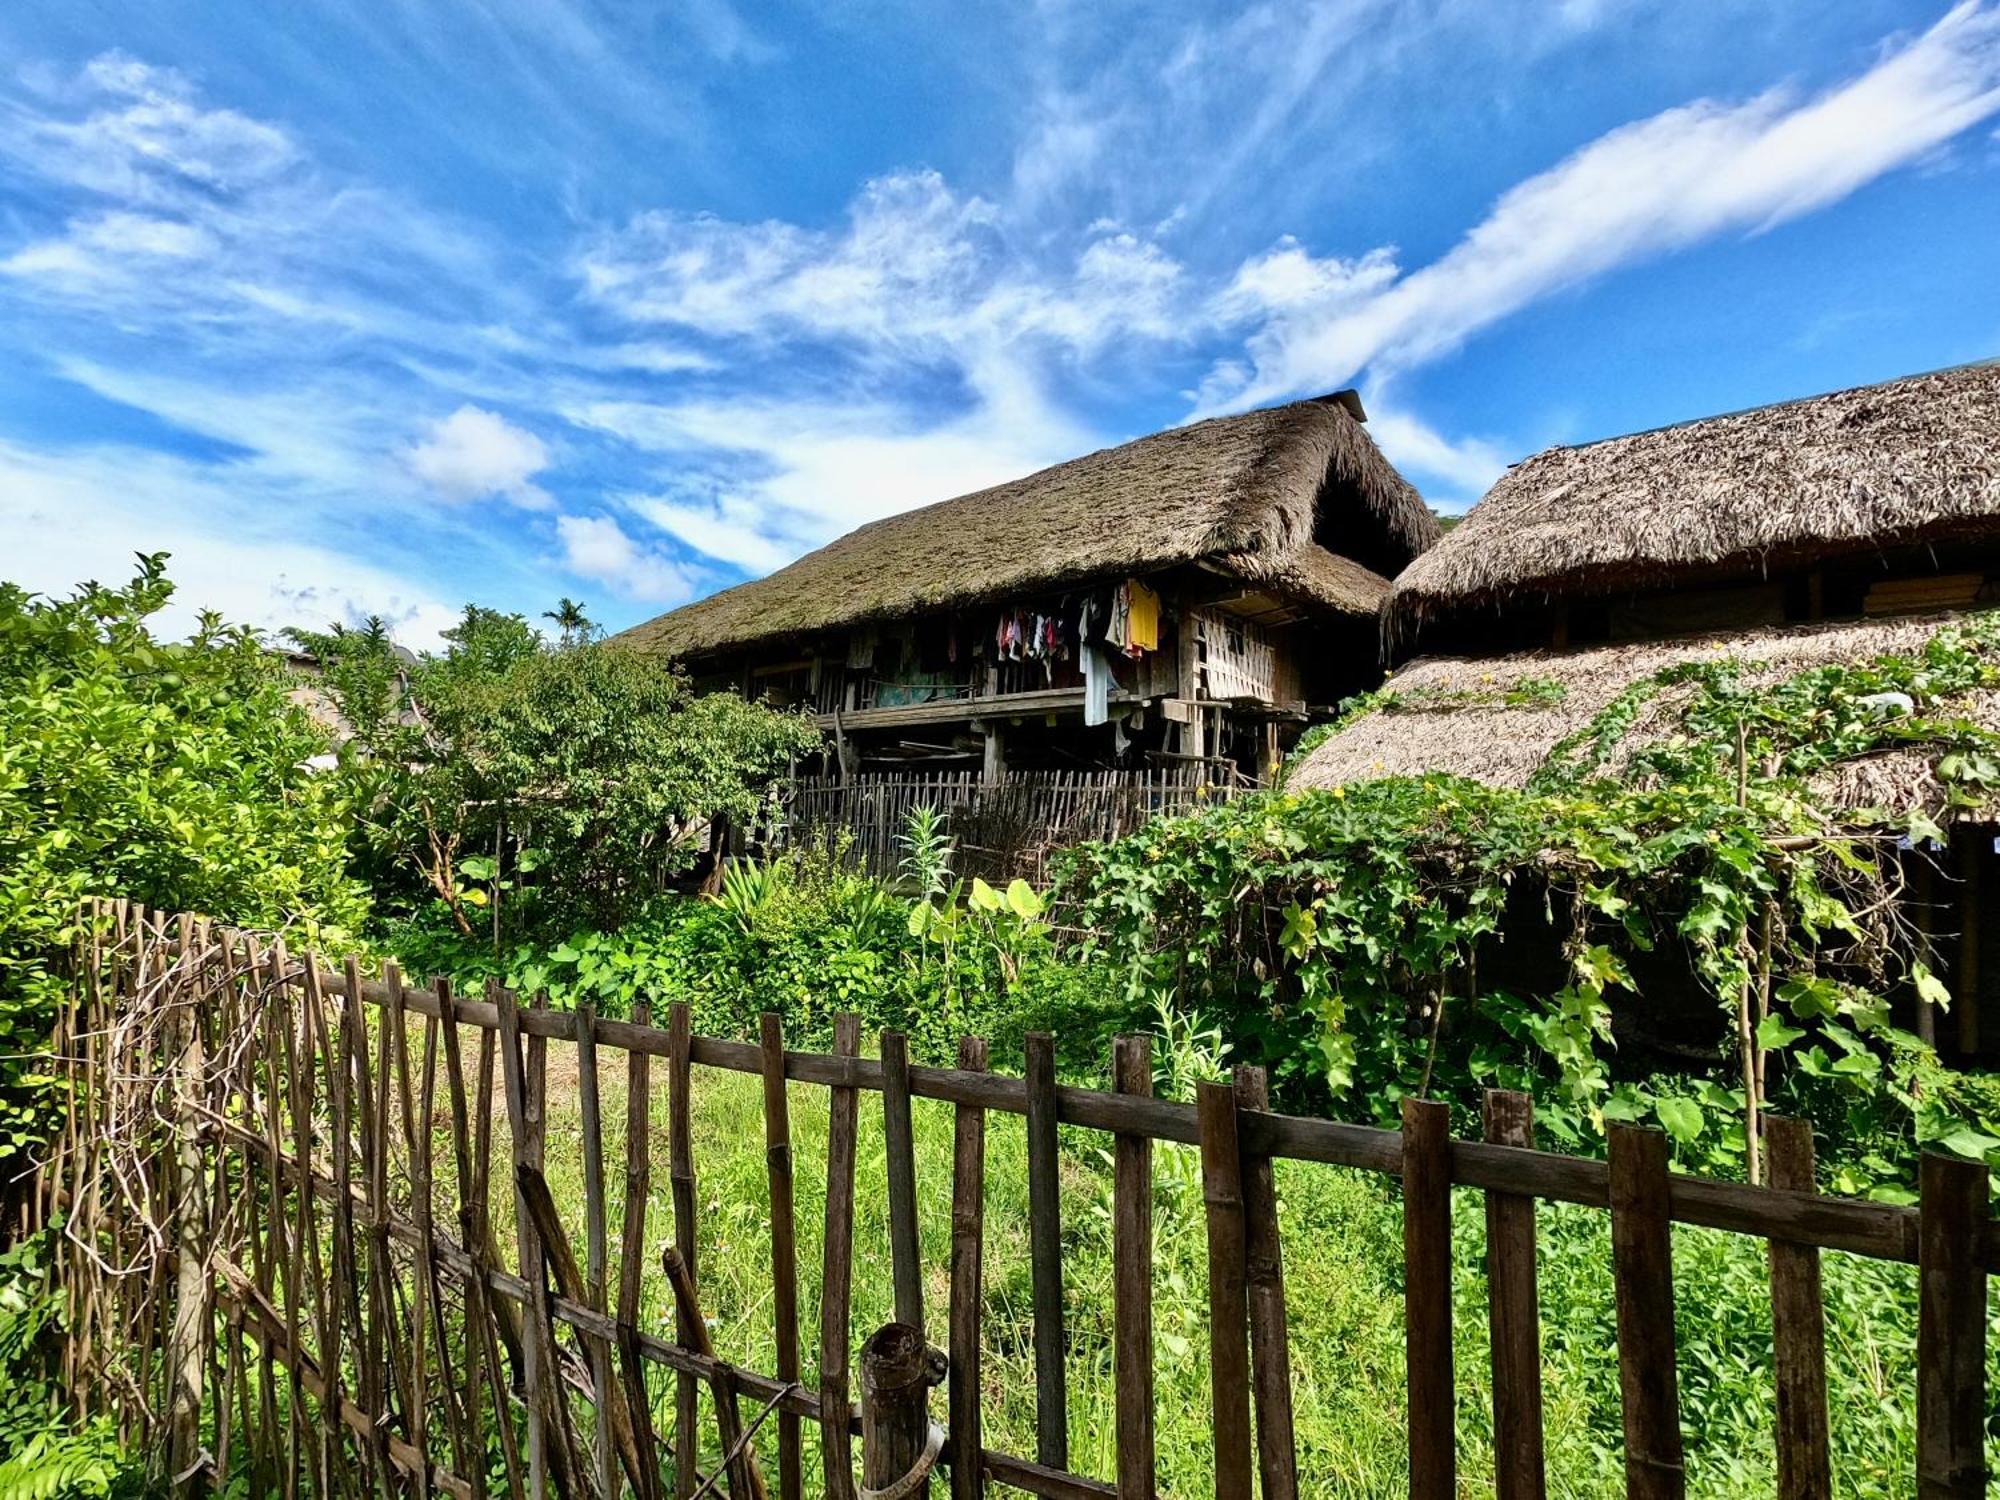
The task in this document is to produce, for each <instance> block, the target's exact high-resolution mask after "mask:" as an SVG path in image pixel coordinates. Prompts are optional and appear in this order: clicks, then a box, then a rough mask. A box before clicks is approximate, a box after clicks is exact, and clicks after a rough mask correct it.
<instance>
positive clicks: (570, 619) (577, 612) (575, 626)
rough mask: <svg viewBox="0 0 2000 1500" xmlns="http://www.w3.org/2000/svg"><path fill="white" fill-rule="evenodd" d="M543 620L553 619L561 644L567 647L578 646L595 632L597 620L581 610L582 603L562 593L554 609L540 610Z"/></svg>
mask: <svg viewBox="0 0 2000 1500" xmlns="http://www.w3.org/2000/svg"><path fill="white" fill-rule="evenodd" d="M542 618H543V619H544V620H553V621H554V622H555V626H556V629H557V630H559V631H560V632H561V633H562V635H561V645H562V646H563V647H564V648H565V649H567V648H568V647H571V646H580V645H582V644H583V643H584V642H585V641H587V640H589V639H591V637H592V636H593V635H594V634H595V633H596V630H597V622H596V621H595V620H593V619H591V618H590V616H589V615H586V614H585V613H584V612H583V605H582V604H580V603H578V602H577V601H576V600H574V599H572V598H570V596H569V595H568V594H564V595H563V596H562V598H561V599H559V600H557V601H556V607H555V608H554V609H545V610H543V611H542Z"/></svg>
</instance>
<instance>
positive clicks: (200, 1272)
mask: <svg viewBox="0 0 2000 1500" xmlns="http://www.w3.org/2000/svg"><path fill="white" fill-rule="evenodd" d="M192 933H193V923H192V922H191V921H190V920H189V919H188V918H187V917H182V918H181V919H180V936H181V953H180V961H181V967H182V970H183V972H184V973H185V972H186V970H187V967H188V965H189V964H190V963H192V962H198V961H199V958H198V955H196V954H195V953H194V951H193V948H194V944H193V941H192ZM178 988H179V987H177V989H178ZM186 988H187V989H190V990H191V989H192V988H193V987H192V986H191V985H188V986H186ZM175 998H178V999H181V1000H183V1001H184V1003H183V1004H181V1005H180V1006H178V1007H177V1009H178V1010H179V1012H180V1013H179V1015H177V1016H175V1018H174V1022H173V1030H174V1031H176V1032H179V1031H181V1030H182V1028H185V1034H186V1040H185V1042H184V1044H183V1045H182V1046H181V1048H180V1055H179V1058H178V1060H177V1062H176V1063H175V1066H174V1117H175V1123H176V1125H177V1127H178V1128H177V1129H176V1130H175V1135H176V1136H177V1137H178V1140H177V1142H176V1148H175V1149H176V1170H175V1175H176V1177H177V1179H178V1180H177V1182H176V1192H175V1203H174V1207H175V1217H176V1218H177V1219H178V1220H179V1223H178V1224H177V1225H176V1239H177V1240H178V1242H179V1244H178V1250H179V1261H180V1265H179V1269H178V1272H177V1275H176V1284H175V1288H174V1321H173V1327H172V1333H171V1335H170V1342H169V1345H168V1348H169V1351H170V1352H169V1355H168V1368H169V1369H170V1370H171V1371H172V1379H173V1404H172V1409H171V1410H172V1414H171V1416H170V1418H169V1423H170V1428H169V1432H170V1438H169V1443H168V1450H167V1451H168V1453H169V1455H170V1460H169V1462H170V1467H171V1470H172V1474H171V1478H172V1480H173V1487H174V1491H175V1493H176V1494H191V1493H193V1492H194V1488H195V1486H194V1474H193V1472H191V1471H193V1470H194V1469H196V1467H197V1464H196V1459H197V1457H198V1455H199V1451H200V1437H201V1433H200V1423H201V1404H202V1385H203V1379H202V1372H203V1369H204V1366H205V1358H204V1350H203V1344H204V1342H205V1341H206V1339H207V1337H208V1334H209V1329H210V1323H211V1313H210V1307H211V1301H212V1298H213V1296H214V1284H213V1282H212V1281H211V1280H210V1277H209V1273H208V1254H207V1251H206V1250H205V1249H204V1248H203V1245H202V1240H203V1238H204V1236H205V1234H206V1232H207V1229H208V1209H207V1195H206V1191H205V1184H204V1181H203V1177H202V1170H201V1136H200V1133H199V1132H198V1131H197V1129H196V1122H195V1110H196V1107H197V1106H198V1105H199V1104H200V1103H201V1102H202V1100H201V1088H202V1079H203V1075H204V1074H205V1073H206V1072H207V1056H206V1051H205V1048H204V1045H203V1041H202V1033H201V1018H200V1011H199V1007H198V1004H197V997H196V996H195V995H193V994H191V993H189V994H180V995H176V996H175ZM169 1003H171V1001H170V1002H169Z"/></svg>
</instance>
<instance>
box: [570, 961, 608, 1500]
mask: <svg viewBox="0 0 2000 1500" xmlns="http://www.w3.org/2000/svg"><path fill="white" fill-rule="evenodd" d="M576 1087H577V1102H578V1108H579V1111H580V1115H581V1121H580V1123H581V1125H582V1129H583V1235H584V1242H583V1263H584V1300H585V1301H586V1302H587V1303H588V1304H589V1306H590V1308H591V1310H592V1311H593V1312H604V1311H606V1310H607V1307H606V1303H605V1293H606V1291H607V1288H608V1283H607V1276H608V1274H609V1273H608V1269H607V1267H608V1262H609V1253H610V1246H609V1243H608V1234H607V1230H606V1226H605V1219H604V1199H605V1194H604V1121H603V1108H602V1101H601V1098H600V1096H599V1092H598V1087H597V1011H596V1009H595V1008H594V1007H593V1006H592V1005H591V1004H590V1002H589V1001H587V1000H586V1001H582V1002H580V1003H579V1004H578V1005H577V1008H576ZM589 1348H590V1384H591V1389H592V1391H593V1392H594V1393H595V1395H596V1398H597V1421H596V1424H595V1427H596V1431H595V1436H594V1442H593V1449H592V1452H593V1457H594V1463H595V1470H596V1475H597V1490H598V1493H599V1494H600V1495H605V1496H610V1495H613V1494H614V1493H615V1492H616V1490H617V1485H618V1469H617V1462H618V1460H617V1454H616V1451H615V1449H614V1445H613V1442H612V1432H613V1420H612V1415H611V1413H612V1409H613V1406H614V1404H615V1403H616V1402H617V1400H618V1397H617V1394H616V1393H615V1392H614V1391H613V1390H612V1386H611V1345H610V1343H609V1342H608V1341H607V1340H604V1339H592V1340H591V1341H590V1344H589Z"/></svg>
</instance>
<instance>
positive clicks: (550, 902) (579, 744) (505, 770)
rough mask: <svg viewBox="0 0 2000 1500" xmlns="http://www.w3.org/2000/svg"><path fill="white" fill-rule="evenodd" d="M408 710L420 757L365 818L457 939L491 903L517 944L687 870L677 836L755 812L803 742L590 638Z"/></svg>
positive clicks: (601, 915) (777, 716) (780, 724)
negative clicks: (431, 898)
mask: <svg viewBox="0 0 2000 1500" xmlns="http://www.w3.org/2000/svg"><path fill="white" fill-rule="evenodd" d="M423 707H424V712H425V714H426V724H425V726H424V737H423V750H422V751H421V752H415V751H413V753H412V756H411V759H410V761H409V762H408V766H407V774H406V775H403V776H400V777H399V778H398V782H399V785H398V786H397V788H396V789H395V790H396V795H395V797H394V799H393V800H392V801H389V802H384V803H381V804H378V813H377V816H378V819H379V820H380V824H381V827H382V831H383V834H384V835H385V837H386V838H387V839H388V840H389V841H390V842H392V843H393V845H394V846H395V847H397V848H398V849H400V850H401V852H402V857H403V858H404V859H405V860H406V861H408V863H409V865H410V866H411V867H413V868H414V869H415V870H416V871H417V872H418V873H419V874H420V875H421V877H422V879H423V880H424V882H425V884H426V885H427V886H428V887H429V888H430V890H431V892H432V893H433V894H434V895H435V896H436V897H437V899H439V900H440V901H442V902H443V903H444V904H445V906H446V907H447V908H448V909H449V910H450V912H451V914H452V917H453V920H454V921H455V922H456V923H457V925H458V926H459V927H460V929H461V930H463V931H466V932H471V931H472V930H474V919H473V915H472V913H471V912H470V911H468V908H469V907H485V906H487V905H488V904H489V903H490V902H491V901H492V900H494V899H504V900H505V901H506V902H507V903H508V904H509V905H510V907H511V908H512V910H513V911H514V920H513V922H512V924H511V925H512V930H514V931H516V932H519V931H521V930H523V928H524V927H532V928H536V929H540V930H543V931H548V932H567V931H569V930H573V929H574V928H575V927H577V926H579V925H595V926H611V925H615V924H617V923H618V922H620V921H622V920H623V919H624V918H625V917H626V916H628V915H629V914H630V913H631V911H632V910H633V909H634V907H635V906H636V905H637V903H639V902H640V901H642V900H643V899H645V897H647V896H648V895H650V894H651V893H652V891H653V890H654V889H656V888H657V880H658V877H659V876H661V875H663V874H672V873H674V872H675V871H678V870H681V869H685V868H687V867H688V866H689V865H691V864H692V863H693V862H694V860H695V859H696V858H697V856H698V855H699V853H700V852H701V850H700V846H699V845H698V844H697V843H695V842H693V841H691V838H690V835H692V834H693V833H694V832H695V831H696V830H698V829H699V828H701V827H703V826H705V825H706V824H707V823H708V822H709V821H710V820H711V819H714V818H717V817H731V818H735V819H737V820H740V821H748V820H749V819H751V818H752V817H754V816H755V815H756V813H757V811H758V809H759V807H760V804H761V803H762V800H763V798H764V795H765V792H766V789H767V788H768V787H769V786H770V784H771V783H772V782H773V781H774V780H775V779H777V778H778V777H780V776H782V775H783V774H784V773H785V772H786V770H787V769H788V767H789V766H790V764H791V762H792V761H794V760H795V759H797V758H798V757H800V756H802V755H804V754H807V753H809V752H810V751H812V750H814V749H817V748H818V747H819V744H820V735H819V731H818V730H817V729H816V728H815V727H814V726H813V725H812V723H811V722H810V721H809V720H808V719H806V718H804V717H802V716H800V715H797V714H789V713H780V712H778V711H776V710H773V709H769V708H766V707H763V706H762V705H759V704H752V703H748V702H745V701H744V700H743V699H741V698H738V697H736V696H735V695H733V694H713V695H709V696H706V697H697V696H696V695H695V693H694V692H693V690H692V689H691V688H690V687H689V685H688V682H687V679H686V678H684V677H682V676H680V675H679V674H678V673H676V672H674V671H673V670H672V669H671V668H669V667H668V666H667V665H666V664H665V663H663V662H661V661H659V660H658V659H657V658H653V657H648V656H642V655H640V654H638V653H636V652H632V651H626V650H623V649H621V648H618V647H614V646H608V645H605V644H603V643H602V642H588V641H586V642H581V643H578V644H576V645H573V646H571V647H570V648H568V649H566V650H561V651H554V652H541V653H538V654H536V655H533V656H529V657H525V658H523V659H522V660H520V661H518V662H516V663H515V664H514V665H513V666H512V667H510V668H509V669H508V670H507V671H505V672H503V673H500V674H498V675H494V676H485V677H479V678H466V679H464V680H462V681H460V682H459V683H457V684H455V685H454V688H453V690H452V691H449V692H445V693H441V694H439V695H437V696H435V697H431V698H426V699H425V700H424V704H423ZM530 877H532V878H530ZM503 892H504V893H506V894H505V895H504V897H503V896H502V893H503Z"/></svg>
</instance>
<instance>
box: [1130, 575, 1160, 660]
mask: <svg viewBox="0 0 2000 1500" xmlns="http://www.w3.org/2000/svg"><path fill="white" fill-rule="evenodd" d="M1125 595H1126V621H1125V654H1126V655H1128V656H1137V655H1139V654H1140V653H1141V652H1143V651H1157V650H1159V649H1160V596H1159V595H1158V594H1156V593H1154V592H1153V591H1152V590H1151V589H1149V588H1147V587H1146V585H1145V584H1143V583H1136V582H1135V583H1128V584H1126V585H1125Z"/></svg>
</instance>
